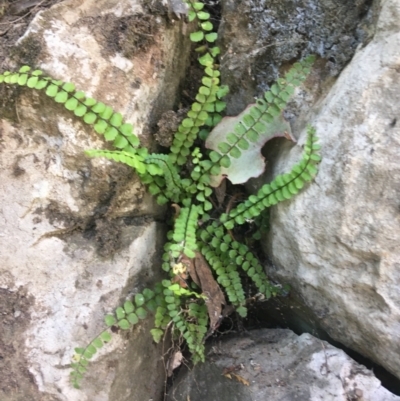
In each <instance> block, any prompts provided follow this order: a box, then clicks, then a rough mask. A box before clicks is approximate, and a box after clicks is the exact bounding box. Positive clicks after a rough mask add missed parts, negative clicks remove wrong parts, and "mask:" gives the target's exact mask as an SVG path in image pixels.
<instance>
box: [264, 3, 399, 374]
mask: <svg viewBox="0 0 400 401" xmlns="http://www.w3.org/2000/svg"><path fill="white" fill-rule="evenodd" d="M399 60H400V3H399V2H398V1H392V0H388V1H385V2H383V3H382V9H381V12H380V16H379V20H378V24H377V29H376V34H375V36H374V38H373V40H372V41H371V42H370V43H369V44H368V45H367V46H366V47H364V48H362V49H359V51H358V52H357V53H356V55H355V56H354V58H353V60H352V61H351V63H350V64H349V65H348V66H347V67H346V68H345V70H344V71H343V72H342V73H341V75H340V77H339V78H338V80H337V82H335V84H334V85H333V87H332V89H331V90H330V92H329V94H328V95H327V96H326V97H325V98H324V99H323V100H321V101H320V102H319V103H318V104H317V106H316V108H315V110H314V116H313V117H311V118H310V119H309V122H310V123H311V124H312V125H313V126H315V127H316V130H317V134H318V135H319V137H320V138H321V141H320V142H321V145H322V154H323V161H322V163H321V165H320V172H319V174H318V176H317V178H316V180H315V182H314V183H312V184H311V185H310V186H309V187H308V188H307V189H306V190H305V191H304V192H302V193H301V194H300V195H299V196H297V197H295V198H294V199H293V200H292V201H290V202H288V203H283V204H280V205H278V207H275V208H273V210H272V220H271V232H270V234H269V238H268V251H269V254H270V255H271V257H272V260H273V262H274V264H275V266H276V268H270V269H269V271H268V273H269V274H270V275H272V276H273V277H274V278H276V279H278V280H279V281H283V282H288V283H289V284H291V286H292V288H293V289H294V290H295V291H296V292H297V293H298V294H299V296H300V298H301V299H303V301H304V302H305V304H306V305H307V306H308V307H309V308H311V309H312V310H313V311H314V313H315V316H316V319H317V320H318V321H319V323H320V324H321V325H322V327H323V328H324V329H325V330H326V331H327V332H328V334H329V335H330V336H331V337H333V338H334V339H335V340H338V341H340V342H341V343H343V344H345V345H346V346H348V347H350V348H352V349H354V350H356V351H358V352H359V353H361V354H362V355H364V356H367V357H369V358H371V359H373V360H374V361H376V362H377V363H379V364H380V365H382V366H383V367H385V368H386V369H388V370H389V371H391V372H392V373H393V374H394V375H396V376H397V377H399V378H400V359H399V357H398V355H399V354H400V287H399V283H400V248H399V243H400V211H399V210H400V209H399V199H400V187H399V182H400V126H399V117H400V115H399V104H400V79H399ZM303 137H304V136H303V135H302V136H301V138H300V141H299V143H300V144H301V143H302V140H303ZM300 151H301V149H299V147H295V148H293V150H292V151H291V152H289V154H285V155H282V157H280V159H279V162H278V163H277V165H276V166H275V171H274V172H275V173H277V172H281V171H283V170H287V169H288V167H287V166H290V165H291V164H292V163H293V162H294V160H296V159H297V158H298V156H299V155H300Z"/></svg>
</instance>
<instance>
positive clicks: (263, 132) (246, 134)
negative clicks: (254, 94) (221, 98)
mask: <svg viewBox="0 0 400 401" xmlns="http://www.w3.org/2000/svg"><path fill="white" fill-rule="evenodd" d="M314 60H315V57H314V56H309V57H307V58H305V59H304V60H302V61H300V62H298V63H295V64H294V65H293V67H292V68H291V69H290V70H289V72H288V73H287V74H286V75H285V77H284V78H280V79H278V81H277V83H275V84H273V85H272V86H271V89H270V90H269V91H267V92H266V93H265V94H264V99H258V100H257V101H256V103H255V104H254V105H253V106H249V107H248V108H247V109H246V110H245V111H244V112H242V113H241V114H240V115H239V116H237V117H229V118H226V119H224V120H223V122H222V123H221V124H220V125H219V126H217V127H216V129H215V130H214V131H213V132H212V133H211V135H210V137H209V138H208V139H207V142H206V146H207V147H208V148H209V149H212V150H211V152H210V153H209V158H210V160H209V161H203V162H202V163H201V165H202V167H203V168H204V175H212V176H218V175H219V174H220V173H221V168H223V169H228V168H229V167H230V166H231V164H232V163H233V162H234V163H236V165H239V164H238V163H240V161H239V160H238V159H240V158H241V157H242V155H243V154H245V153H246V151H247V150H248V149H249V148H252V147H254V146H255V147H257V148H259V149H261V146H262V145H263V144H264V143H265V142H266V140H267V139H268V138H270V137H273V136H274V135H275V134H276V132H275V131H274V130H276V129H278V130H279V129H281V128H283V127H284V124H280V123H279V117H280V115H281V113H282V110H283V109H284V108H285V107H286V105H287V102H288V101H289V100H290V98H291V96H292V94H293V93H294V90H295V88H296V87H297V86H299V85H300V84H301V83H302V82H303V81H304V80H305V79H306V77H307V75H308V74H309V72H310V69H311V66H312V64H313V62H314ZM271 124H272V125H271ZM275 125H277V126H276V127H275ZM211 137H212V138H211ZM235 159H236V160H235ZM228 178H229V175H228ZM219 181H220V180H217V184H216V185H217V186H218V184H219ZM213 186H215V185H213Z"/></svg>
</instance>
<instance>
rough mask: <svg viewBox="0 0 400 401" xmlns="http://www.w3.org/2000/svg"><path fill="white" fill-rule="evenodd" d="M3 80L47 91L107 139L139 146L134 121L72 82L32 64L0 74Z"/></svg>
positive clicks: (119, 144)
mask: <svg viewBox="0 0 400 401" xmlns="http://www.w3.org/2000/svg"><path fill="white" fill-rule="evenodd" d="M2 82H4V83H7V84H17V85H19V86H26V87H28V88H31V89H36V90H40V91H44V93H45V94H46V95H47V96H49V97H51V98H53V99H54V101H55V102H56V103H61V104H63V105H64V107H65V108H66V109H67V110H69V111H72V112H73V113H74V114H75V116H77V117H79V118H80V119H81V120H82V121H83V122H85V123H86V124H88V125H91V126H92V127H93V128H94V130H95V131H96V132H97V133H98V134H101V135H104V138H105V139H106V141H112V142H113V145H114V147H116V148H117V149H120V150H123V151H125V152H135V148H137V147H138V146H139V139H138V137H137V136H136V135H135V134H134V133H133V127H132V124H128V123H124V122H123V118H122V115H121V114H120V113H115V112H114V111H113V109H112V108H111V107H110V106H106V105H105V104H104V103H102V102H98V101H97V100H95V99H93V98H91V97H88V96H86V95H85V93H84V92H82V91H77V90H76V89H75V85H74V84H73V83H71V82H63V81H60V80H55V79H53V78H50V77H46V76H43V71H41V70H34V71H31V67H29V66H26V65H25V66H23V67H21V68H20V69H19V71H18V72H10V71H5V72H4V73H2V74H0V83H2Z"/></svg>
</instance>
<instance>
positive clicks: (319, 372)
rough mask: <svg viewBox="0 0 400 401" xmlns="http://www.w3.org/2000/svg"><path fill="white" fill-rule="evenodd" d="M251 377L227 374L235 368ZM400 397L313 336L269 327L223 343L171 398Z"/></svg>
mask: <svg viewBox="0 0 400 401" xmlns="http://www.w3.org/2000/svg"><path fill="white" fill-rule="evenodd" d="M233 367H236V369H235V370H233V373H234V374H236V375H238V376H240V377H241V378H243V379H245V380H246V381H247V382H248V386H246V385H245V384H243V383H240V382H239V381H238V380H237V379H235V378H234V377H232V378H231V379H229V378H227V377H225V376H224V375H223V373H224V372H225V371H227V370H229V369H231V370H232V368H233ZM216 399H218V400H219V401H264V400H268V401H296V400H298V401H320V400H321V401H349V400H352V401H357V400H359V401H361V400H365V401H367V400H368V401H398V400H400V397H398V396H396V395H394V394H392V393H390V392H389V391H388V390H386V389H385V388H384V387H382V386H381V384H380V382H379V380H378V379H376V378H375V376H374V374H373V373H372V372H371V371H369V370H368V369H366V368H365V367H364V366H362V365H359V364H358V363H356V362H355V361H353V360H352V359H351V358H350V357H349V356H347V355H346V354H345V353H344V352H343V351H341V350H339V349H337V348H335V347H333V346H331V345H330V344H328V343H326V342H324V341H321V340H318V339H317V338H315V337H313V336H312V335H310V334H302V335H301V336H297V335H296V334H294V333H293V332H292V331H290V330H284V329H263V330H254V331H250V332H247V333H246V334H244V335H242V336H237V337H233V338H230V339H229V340H222V341H221V342H217V343H215V344H214V346H213V347H212V348H211V350H210V352H209V359H208V361H207V362H206V363H205V364H202V365H198V366H195V367H194V368H193V369H192V370H190V371H187V370H185V371H184V372H183V373H181V374H180V375H179V377H178V379H177V381H176V382H175V383H174V386H173V388H172V390H171V391H170V394H169V396H168V398H167V400H168V401H187V400H190V401H214V400H216Z"/></svg>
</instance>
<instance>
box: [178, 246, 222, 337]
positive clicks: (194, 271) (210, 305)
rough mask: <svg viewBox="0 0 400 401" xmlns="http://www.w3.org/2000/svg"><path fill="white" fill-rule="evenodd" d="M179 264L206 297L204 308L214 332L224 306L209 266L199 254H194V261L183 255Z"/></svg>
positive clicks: (218, 287) (220, 291)
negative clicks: (185, 268)
mask: <svg viewBox="0 0 400 401" xmlns="http://www.w3.org/2000/svg"><path fill="white" fill-rule="evenodd" d="M181 262H182V263H183V264H185V265H186V267H187V271H188V272H189V275H190V277H191V278H192V280H193V281H194V282H195V283H196V284H197V285H198V286H199V287H200V288H201V290H202V292H203V294H204V295H205V296H206V297H207V299H206V306H207V310H208V316H209V318H210V329H211V330H212V331H214V330H215V329H216V327H217V326H218V323H219V321H220V318H221V312H222V306H223V305H225V304H226V301H225V296H224V293H223V292H222V290H221V288H220V286H219V285H218V283H217V282H216V281H215V279H214V277H213V275H212V272H211V269H210V266H209V265H208V263H207V261H206V260H205V258H204V257H203V255H202V254H201V253H199V252H196V256H195V257H194V259H190V258H188V257H187V256H185V255H183V256H182V258H181Z"/></svg>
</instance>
